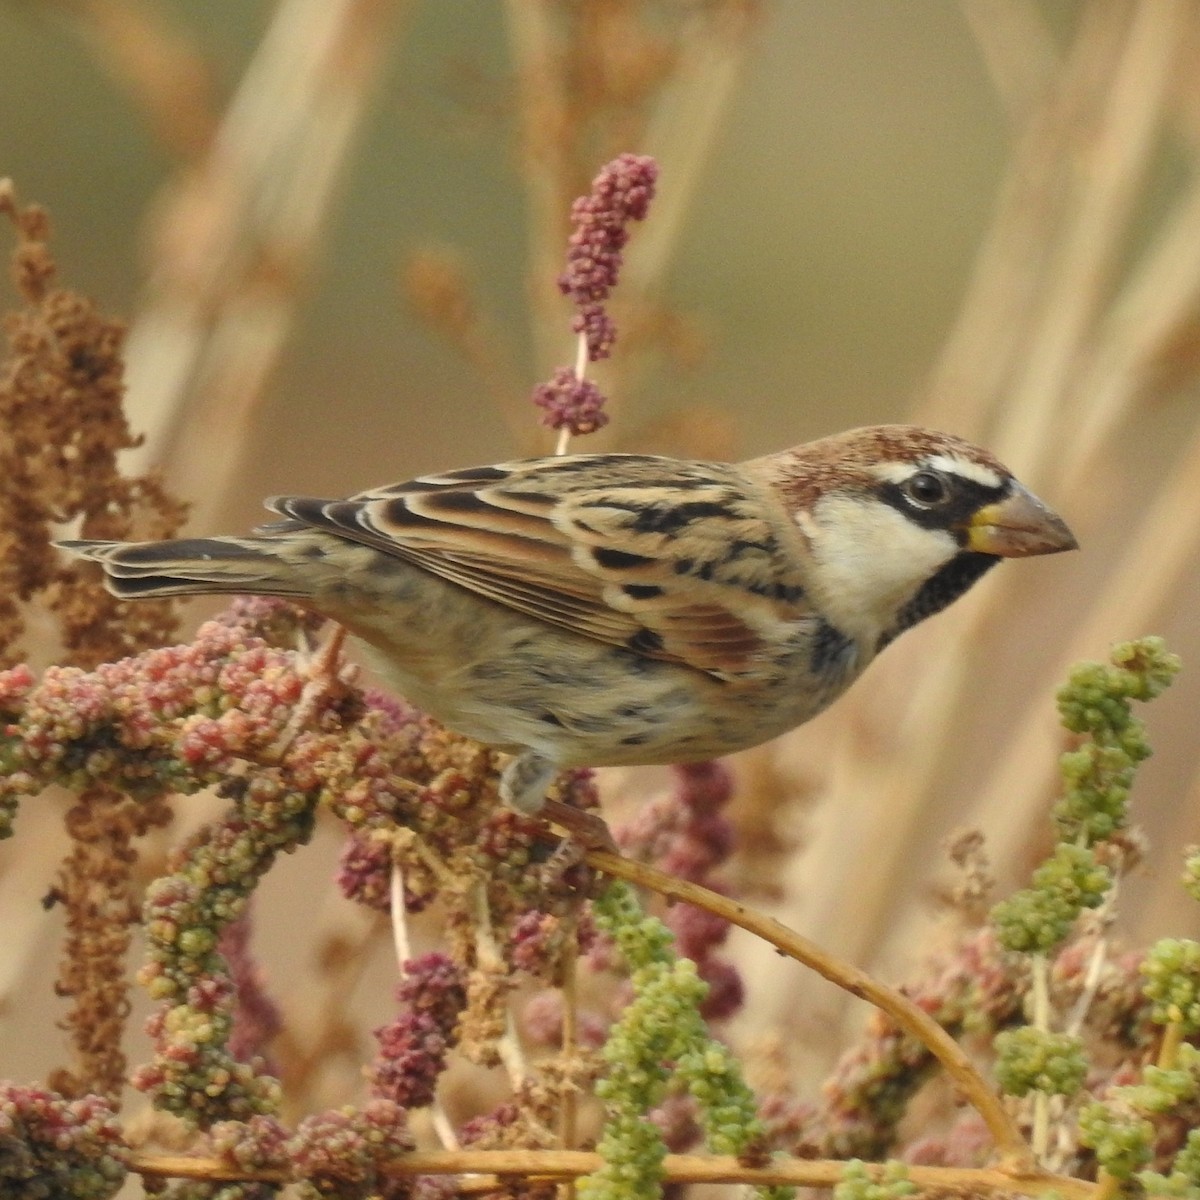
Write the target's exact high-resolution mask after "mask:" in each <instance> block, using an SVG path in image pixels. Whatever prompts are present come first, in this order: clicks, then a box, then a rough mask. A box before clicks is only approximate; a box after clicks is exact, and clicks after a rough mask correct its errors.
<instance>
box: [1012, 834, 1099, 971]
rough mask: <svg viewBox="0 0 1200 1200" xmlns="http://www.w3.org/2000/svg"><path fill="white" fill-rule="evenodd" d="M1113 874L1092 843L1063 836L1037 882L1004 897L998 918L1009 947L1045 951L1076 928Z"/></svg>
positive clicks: (1038, 872)
mask: <svg viewBox="0 0 1200 1200" xmlns="http://www.w3.org/2000/svg"><path fill="white" fill-rule="evenodd" d="M1111 884H1112V876H1111V875H1110V873H1109V872H1108V870H1107V869H1106V868H1105V867H1102V866H1101V865H1100V864H1099V863H1098V862H1097V861H1096V855H1095V852H1094V851H1092V850H1091V849H1090V848H1088V847H1086V846H1076V845H1073V844H1071V843H1069V842H1060V843H1059V844H1058V845H1057V846H1056V847H1055V849H1054V853H1053V854H1052V855H1051V856H1050V858H1048V859H1047V860H1046V861H1045V862H1044V863H1042V865H1041V866H1040V867H1038V868H1037V870H1036V871H1034V873H1033V885H1032V886H1031V887H1028V888H1024V889H1022V890H1021V891H1019V892H1016V893H1014V894H1013V895H1012V896H1010V897H1009V898H1008V899H1007V900H1001V901H1000V903H999V904H997V905H996V906H995V907H994V908H993V909H992V921H993V923H994V924H995V926H996V931H997V933H998V934H999V936H1000V942H1001V945H1003V946H1004V948H1005V949H1006V950H1014V951H1017V952H1020V953H1024V954H1045V953H1046V952H1047V951H1049V950H1052V949H1053V948H1054V947H1055V946H1057V945H1059V943H1061V942H1062V941H1064V940H1065V939H1066V937H1067V934H1069V933H1070V932H1071V927H1072V925H1074V923H1075V920H1076V918H1077V917H1078V916H1079V914H1080V913H1081V912H1082V911H1083V910H1084V909H1085V908H1096V907H1097V906H1098V905H1099V904H1100V903H1101V902H1102V901H1103V900H1104V897H1105V894H1106V893H1107V891H1108V889H1109V887H1110V886H1111Z"/></svg>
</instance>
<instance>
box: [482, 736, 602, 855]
mask: <svg viewBox="0 0 1200 1200" xmlns="http://www.w3.org/2000/svg"><path fill="white" fill-rule="evenodd" d="M558 771H559V767H558V763H556V762H555V761H554V760H553V759H549V758H546V757H544V756H543V755H541V754H538V753H537V752H536V751H534V750H526V751H525V752H524V753H523V754H518V755H517V757H516V758H514V759H513V760H512V762H510V763H509V764H508V766H506V767H505V768H504V770H503V771H502V772H501V774H500V799H501V800H503V801H504V803H505V804H507V805H508V806H509V808H513V809H516V811H517V812H519V813H522V814H523V815H525V816H527V817H545V818H546V820H548V821H553V822H554V824H555V825H558V826H559V827H560V828H562V829H565V830H566V831H567V833H568V834H569V835H570V837H571V840H572V841H574V842H575V843H577V844H578V845H579V846H582V847H583V849H584V851H588V850H607V851H609V852H610V853H612V854H616V853H617V852H618V851H617V845H616V842H614V841H613V836H612V833H611V832H610V831H609V828H608V826H607V825H606V824H605V822H604V818H603V817H601V816H600V815H599V814H598V813H591V812H585V811H584V810H583V809H582V808H576V807H575V806H574V805H573V804H565V803H563V801H561V800H547V799H546V789H547V788H548V787H549V786H550V784H551V783H552V782H553V780H554V777H555V775H557V774H558Z"/></svg>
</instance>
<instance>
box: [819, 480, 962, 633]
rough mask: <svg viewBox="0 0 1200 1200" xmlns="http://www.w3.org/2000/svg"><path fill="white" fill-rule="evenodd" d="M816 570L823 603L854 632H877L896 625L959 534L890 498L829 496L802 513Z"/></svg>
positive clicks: (953, 551) (951, 553)
mask: <svg viewBox="0 0 1200 1200" xmlns="http://www.w3.org/2000/svg"><path fill="white" fill-rule="evenodd" d="M797 524H798V525H800V527H801V528H802V530H803V531H804V533H805V535H806V536H807V538H808V542H809V547H810V550H811V552H812V555H813V558H814V559H815V560H816V563H817V569H816V571H815V572H814V573H813V578H812V579H811V580H810V581H809V582H810V588H811V590H812V591H813V593H814V599H815V600H816V602H817V607H818V608H819V609H820V610H821V611H822V612H823V613H824V614H825V615H826V616H827V617H828V618H829V619H830V620H831V621H832V622H833V623H834V624H835V625H837V626H838V627H839V628H840V629H842V630H843V631H845V632H846V633H849V634H851V635H852V636H862V637H866V638H868V639H873V638H875V637H877V636H878V634H880V633H882V632H883V631H884V630H885V629H888V628H890V627H891V625H892V622H893V621H894V619H895V616H896V614H897V613H898V612H899V610H900V609H901V608H902V607H903V606H904V604H906V603H907V602H908V601H909V600H910V599H912V597H913V596H914V595H915V594H916V591H917V589H918V588H920V587H921V585H922V584H923V583H924V582H925V581H926V580H927V579H928V578H929V577H930V576H931V575H933V574H934V573H935V572H936V571H937V570H938V569H939V568H940V567H942V566H943V565H944V564H945V563H947V562H949V561H950V559H952V558H953V557H954V556H955V555H956V554H957V553H958V551H959V546H958V543H957V542H956V541H955V540H954V538H953V536H951V534H949V533H948V532H946V531H945V530H940V529H927V528H924V527H922V526H920V525H917V524H915V523H914V522H913V521H911V520H909V518H908V517H906V516H905V515H904V514H903V513H901V512H898V511H897V510H896V509H894V508H892V507H891V505H888V504H883V503H880V502H879V501H877V500H864V499H863V498H862V497H861V496H846V495H840V496H839V495H837V494H833V495H828V496H825V497H823V498H822V499H821V500H820V501H818V503H817V505H816V507H815V509H814V510H813V512H812V513H811V514H803V515H801V514H797Z"/></svg>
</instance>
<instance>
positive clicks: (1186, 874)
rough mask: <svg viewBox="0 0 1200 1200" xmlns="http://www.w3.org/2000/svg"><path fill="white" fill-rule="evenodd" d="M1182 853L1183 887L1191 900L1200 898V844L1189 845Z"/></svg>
mask: <svg viewBox="0 0 1200 1200" xmlns="http://www.w3.org/2000/svg"><path fill="white" fill-rule="evenodd" d="M1183 853H1184V862H1183V880H1182V882H1183V889H1184V891H1185V892H1187V894H1188V895H1189V896H1191V898H1192V899H1193V900H1200V846H1189V847H1188V848H1187V849H1186V850H1185V851H1184V852H1183Z"/></svg>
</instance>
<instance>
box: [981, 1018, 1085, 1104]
mask: <svg viewBox="0 0 1200 1200" xmlns="http://www.w3.org/2000/svg"><path fill="white" fill-rule="evenodd" d="M995 1047H996V1082H997V1083H999V1085H1000V1089H1001V1090H1002V1091H1003V1092H1005V1093H1007V1094H1008V1095H1010V1096H1026V1095H1028V1094H1029V1093H1030V1092H1046V1093H1048V1094H1050V1095H1055V1096H1073V1095H1074V1094H1075V1093H1076V1092H1077V1091H1079V1089H1080V1088H1081V1087H1082V1086H1083V1081H1084V1080H1085V1079H1086V1078H1087V1069H1088V1065H1087V1059H1086V1058H1085V1057H1084V1053H1083V1043H1082V1042H1081V1041H1080V1040H1079V1039H1078V1038H1076V1037H1072V1036H1071V1035H1070V1034H1066V1033H1050V1032H1048V1031H1046V1030H1042V1029H1034V1028H1033V1026H1031V1025H1024V1026H1021V1027H1020V1028H1018V1029H1006V1030H1004V1031H1003V1032H1002V1033H998V1034H997V1035H996V1042H995Z"/></svg>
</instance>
